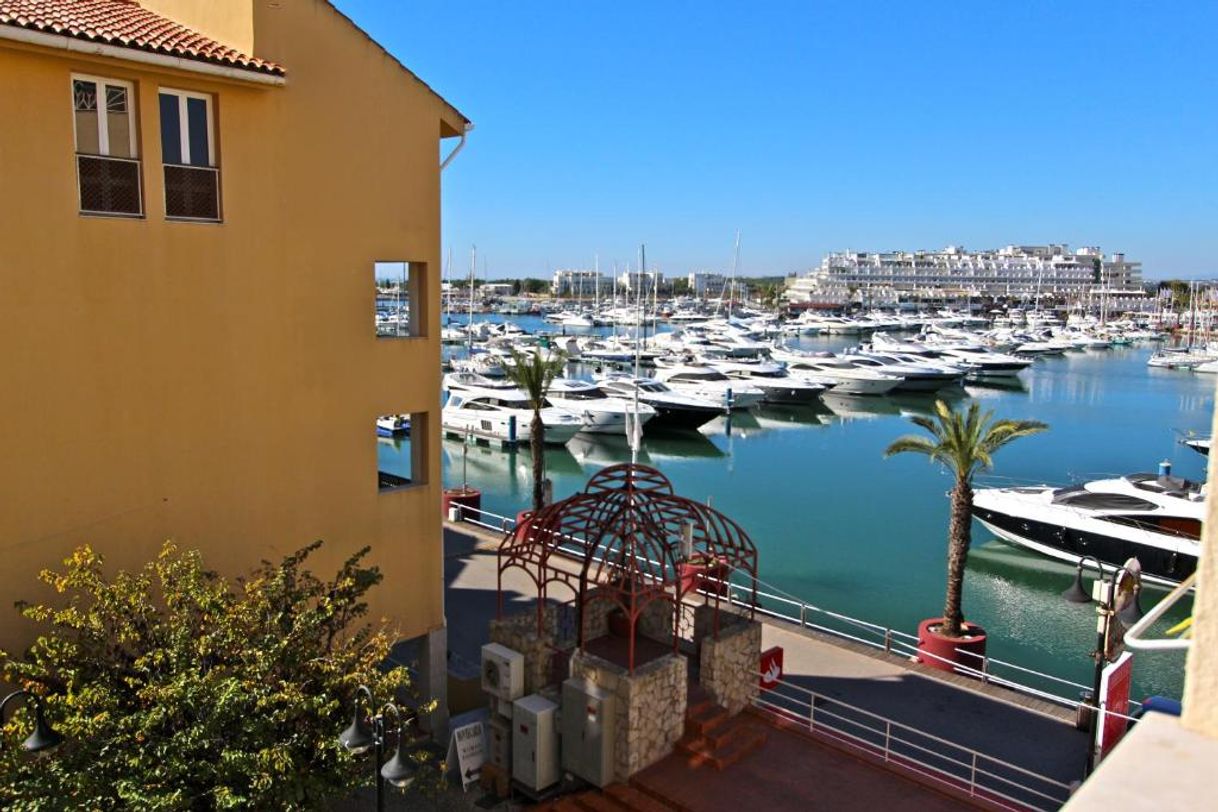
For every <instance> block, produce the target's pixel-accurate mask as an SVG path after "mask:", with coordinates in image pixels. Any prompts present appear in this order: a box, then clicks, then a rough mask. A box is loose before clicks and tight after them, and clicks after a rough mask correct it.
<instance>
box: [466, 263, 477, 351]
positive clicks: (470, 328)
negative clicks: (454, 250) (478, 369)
mask: <svg viewBox="0 0 1218 812" xmlns="http://www.w3.org/2000/svg"><path fill="white" fill-rule="evenodd" d="M477 269H478V246H477V245H470V247H469V290H468V291H467V292H468V293H469V319H467V321H466V325H465V334H466V336H467V338H468V340H467V341H466V349H467V350H468V351H469V356H470V358H473V357H474V271H476V270H477Z"/></svg>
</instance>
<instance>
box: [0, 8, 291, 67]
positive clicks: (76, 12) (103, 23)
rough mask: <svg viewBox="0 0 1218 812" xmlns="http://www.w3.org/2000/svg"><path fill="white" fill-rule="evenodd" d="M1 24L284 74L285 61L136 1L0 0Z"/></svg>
mask: <svg viewBox="0 0 1218 812" xmlns="http://www.w3.org/2000/svg"><path fill="white" fill-rule="evenodd" d="M0 24H3V25H11V26H16V27H19V28H28V29H30V30H33V31H41V32H43V33H46V34H60V35H63V36H68V37H74V38H76V39H84V40H90V41H92V42H101V43H104V44H107V45H117V46H119V47H122V48H133V49H137V50H141V51H151V52H152V53H159V54H165V55H168V56H176V57H181V58H183V59H193V60H198V61H200V62H211V63H214V64H218V65H227V66H229V67H234V68H241V69H244V70H251V71H256V72H259V73H269V74H272V75H275V76H283V75H284V73H285V71H284V69H283V67H282V66H281V65H277V64H276V63H274V62H269V61H267V60H265V59H258V58H257V57H253V56H248V55H246V54H243V53H241V52H240V51H238V50H236V49H235V48H230V47H229V46H227V45H224V44H222V43H219V42H216V41H215V40H214V39H211V38H210V37H206V36H204V35H203V34H200V33H199V32H198V31H195V30H193V29H190V28H187V27H186V26H184V25H182V24H181V23H177V22H174V21H173V20H170V19H168V18H166V17H162V16H161V15H159V14H156V13H155V12H152V11H149V10H148V9H146V8H144V7H142V6H141V5H139V4H138V3H136V2H135V1H134V0H0Z"/></svg>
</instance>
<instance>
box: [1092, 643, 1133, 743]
mask: <svg viewBox="0 0 1218 812" xmlns="http://www.w3.org/2000/svg"><path fill="white" fill-rule="evenodd" d="M1132 679H1133V654H1132V653H1131V652H1128V651H1127V652H1125V653H1124V654H1122V655H1121V656H1120V657H1118V658H1117V660H1116V662H1114V663H1113V664H1112V665H1109V666H1107V667H1106V668H1105V669H1104V673H1103V676H1101V678H1100V696H1101V697H1102V698H1103V701H1104V704H1103V705H1102V707H1103V708H1104V710H1106V711H1111V713H1105V714H1104V718H1103V719H1101V720H1100V724H1099V726H1098V727H1097V733H1096V739H1097V741H1096V743H1095V746H1096V749H1097V750H1098V751H1099V758H1100V759H1102V758H1104V756H1106V755H1108V754H1109V753H1110V752H1112V748H1114V747H1116V745H1117V742H1119V741H1120V740H1121V737H1122V736H1124V735H1125V730H1126V728H1128V727H1129V720H1128V719H1127V718H1125V717H1126V715H1127V714H1128V713H1129V684H1130V682H1131V680H1132Z"/></svg>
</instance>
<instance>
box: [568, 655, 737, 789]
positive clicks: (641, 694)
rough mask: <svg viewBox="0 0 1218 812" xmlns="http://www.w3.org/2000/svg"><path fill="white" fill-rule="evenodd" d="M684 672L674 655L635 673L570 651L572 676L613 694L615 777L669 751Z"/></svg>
mask: <svg viewBox="0 0 1218 812" xmlns="http://www.w3.org/2000/svg"><path fill="white" fill-rule="evenodd" d="M759 645H760V643H759ZM688 671H689V666H688V663H687V661H686V659H685V658H684V657H681V656H679V655H674V654H669V655H666V656H664V657H661V658H660V659H658V660H652V661H651V662H649V663H646V664H644V665H641V666H639V667H637V668H635V670H634V674H629V673H628V672H627V671H626V670H625V669H623V668H621V667H619V666H617V665H614V664H613V663H610V662H607V661H605V660H602V659H600V658H599V657H594V656H592V655H590V654H586V653H581V652H576V653H575V654H574V655H573V656H572V658H571V674H572V676H576V677H582V678H584V679H587V680H590V681H591V682H594V683H596V684H597V685H598V686H600V687H601V688H603V689H605V690H606V691H609V692H611V693H612V694H613V695H614V696H615V698H616V703H617V711H616V719H615V721H614V724H615V727H614V753H613V757H614V778H615V779H616V780H618V781H627V780H629V779H630V776H632V775H634V774H635V773H637V772H638V771H639V770H642V769H645V768H647V767H650V766H651V765H652V764H655V763H656V762H657V761H659V760H660V759H662V758H664V757H665V756H667V755H668V754H670V753H671V752H672V751H673V748H674V747H675V746H676V743H677V740H678V739H680V738H681V735H682V734H683V733H684V731H685V709H686V706H687V703H688V699H689V698H688V687H689V684H688V680H689V675H688ZM755 682H756V680H754V683H755Z"/></svg>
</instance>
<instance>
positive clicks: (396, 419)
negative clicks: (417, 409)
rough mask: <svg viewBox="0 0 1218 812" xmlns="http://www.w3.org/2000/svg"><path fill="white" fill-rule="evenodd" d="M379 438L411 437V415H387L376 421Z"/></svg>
mask: <svg viewBox="0 0 1218 812" xmlns="http://www.w3.org/2000/svg"><path fill="white" fill-rule="evenodd" d="M376 436H377V437H409V436H410V415H408V414H385V415H381V416H380V417H378V418H377V419H376Z"/></svg>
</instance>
